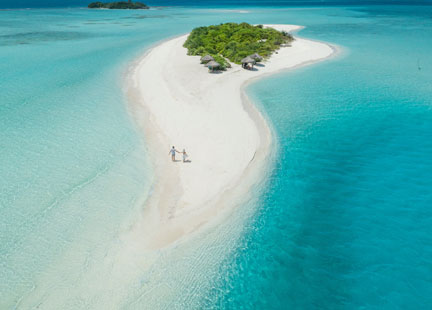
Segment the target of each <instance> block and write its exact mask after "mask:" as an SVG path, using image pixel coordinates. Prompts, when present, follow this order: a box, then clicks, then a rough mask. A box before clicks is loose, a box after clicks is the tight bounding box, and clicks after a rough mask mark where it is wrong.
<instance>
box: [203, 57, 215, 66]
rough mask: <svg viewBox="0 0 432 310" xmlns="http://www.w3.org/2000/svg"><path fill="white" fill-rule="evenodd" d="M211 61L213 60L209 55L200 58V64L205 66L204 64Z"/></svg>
mask: <svg viewBox="0 0 432 310" xmlns="http://www.w3.org/2000/svg"><path fill="white" fill-rule="evenodd" d="M212 60H214V58H213V57H211V56H210V55H205V56H203V57H201V63H202V64H206V63H208V62H209V61H212Z"/></svg>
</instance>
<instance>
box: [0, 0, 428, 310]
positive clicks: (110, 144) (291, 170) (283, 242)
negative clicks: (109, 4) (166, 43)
mask: <svg viewBox="0 0 432 310" xmlns="http://www.w3.org/2000/svg"><path fill="white" fill-rule="evenodd" d="M228 21H234V22H241V21H246V22H250V23H262V24H264V23H274V24H276V23H289V24H299V25H305V26H306V27H307V28H306V29H304V30H302V31H301V32H300V35H301V36H304V37H307V38H312V39H316V40H322V41H327V42H331V43H333V44H335V45H338V46H339V47H340V49H341V52H340V54H339V55H338V57H335V58H333V59H331V60H328V61H326V62H322V63H319V64H314V65H312V66H308V67H303V68H299V69H297V70H294V71H288V72H282V73H280V74H277V75H274V76H271V77H268V78H266V79H264V80H260V81H257V82H255V83H254V84H252V85H250V86H249V87H248V89H247V92H248V94H249V95H250V97H251V98H252V99H253V100H254V102H256V104H257V106H258V107H259V108H260V109H261V110H262V111H263V114H264V115H266V117H267V118H268V120H269V123H270V124H271V126H272V127H273V130H274V132H275V135H276V143H277V156H276V162H275V164H274V166H272V169H271V171H270V172H269V176H268V179H267V180H265V181H266V182H264V183H263V184H265V185H262V186H261V188H260V189H259V190H257V191H256V193H257V195H255V197H253V199H252V200H251V201H249V202H247V203H245V206H243V208H242V207H240V208H237V209H235V211H234V212H233V215H232V216H231V217H230V220H227V221H226V222H225V223H224V224H222V225H220V226H218V227H216V228H211V229H208V230H207V231H206V232H205V233H203V234H202V235H201V236H199V237H196V239H197V240H191V241H190V242H188V243H186V244H184V245H179V246H178V247H175V248H174V249H172V250H170V251H171V252H169V251H167V252H163V251H162V252H161V253H158V255H159V256H157V257H156V258H154V264H153V265H152V268H151V269H150V270H149V269H148V268H144V267H143V266H141V265H140V264H139V263H136V262H138V261H139V258H140V257H139V255H138V254H136V253H135V254H136V255H137V259H136V262H135V264H130V266H128V264H127V263H125V264H124V266H122V269H120V270H121V272H119V271H118V268H117V266H112V265H110V264H111V263H112V262H116V261H119V260H118V259H117V260H116V259H114V257H118V256H119V255H117V254H113V253H117V252H116V251H115V249H123V248H124V247H123V246H124V244H123V243H124V239H122V236H123V235H124V233H125V232H127V231H128V229H129V227H131V226H133V223H135V222H136V220H137V218H139V215H140V214H141V212H142V208H143V205H144V202H145V199H146V198H147V197H148V195H149V194H150V193H151V190H152V187H151V184H152V182H153V181H154V180H152V171H151V167H150V165H149V162H148V159H147V155H146V154H147V150H146V145H145V141H144V140H143V138H142V137H141V136H140V134H139V131H138V130H137V128H136V127H135V125H134V123H133V121H132V118H131V117H130V115H129V112H128V105H127V100H126V97H125V95H124V92H123V88H124V76H125V74H126V73H127V69H128V66H129V65H130V63H131V62H132V61H133V60H134V59H136V57H138V56H139V55H141V54H142V53H143V52H145V50H146V49H148V48H149V47H151V46H152V45H154V44H156V43H157V42H159V41H160V40H164V39H167V38H170V37H173V36H176V35H179V34H183V33H186V32H188V31H190V30H191V29H192V28H194V27H196V26H201V25H208V24H215V23H221V22H228ZM431 38H432V7H431V6H396V5H393V6H377V5H373V6H368V5H362V6H352V5H351V6H342V5H340V6H337V7H325V8H324V7H316V6H308V7H283V6H282V7H281V6H278V7H276V6H275V7H271V6H270V7H268V6H267V7H265V8H264V7H259V6H257V5H255V4H254V6H250V7H247V6H241V7H237V8H232V7H229V8H221V7H219V8H217V9H212V8H210V7H201V8H187V7H165V8H158V9H153V10H149V11H139V12H137V11H106V10H101V11H90V10H87V9H79V8H72V9H32V10H8V11H0V176H1V177H0V279H1V281H0V309H32V308H35V309H36V308H38V309H156V308H164V309H176V308H178V309H431V308H432V177H431V175H432V82H431V81H432V57H431V56H430V55H432V39H431ZM249 206H250V208H248V207H249ZM252 206H253V207H252ZM246 209H247V210H253V212H252V213H251V212H250V211H245V210H246ZM238 223H241V225H238ZM221 236H225V237H224V238H221ZM198 239H199V240H198ZM195 241H196V242H195ZM123 267H124V268H123ZM116 268H117V269H116ZM112 270H115V272H114V271H112ZM111 271H112V272H111ZM117 279H121V281H117Z"/></svg>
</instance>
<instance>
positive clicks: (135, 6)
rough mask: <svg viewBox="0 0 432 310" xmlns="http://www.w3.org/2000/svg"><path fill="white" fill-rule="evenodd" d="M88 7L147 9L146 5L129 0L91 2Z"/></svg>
mask: <svg viewBox="0 0 432 310" xmlns="http://www.w3.org/2000/svg"><path fill="white" fill-rule="evenodd" d="M88 8H89V9H111V10H115V9H117V10H128V9H129V10H145V9H149V7H148V6H147V5H145V4H144V3H141V2H132V1H131V0H129V1H128V2H126V1H120V2H106V3H104V2H92V3H90V4H89V5H88Z"/></svg>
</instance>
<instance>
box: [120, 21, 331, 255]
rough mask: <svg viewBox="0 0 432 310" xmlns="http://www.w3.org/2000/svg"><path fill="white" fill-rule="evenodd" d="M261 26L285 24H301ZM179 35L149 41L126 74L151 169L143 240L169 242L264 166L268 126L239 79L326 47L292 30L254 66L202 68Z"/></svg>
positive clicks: (231, 200) (237, 195)
mask: <svg viewBox="0 0 432 310" xmlns="http://www.w3.org/2000/svg"><path fill="white" fill-rule="evenodd" d="M266 26H269V27H270V26H271V27H273V28H275V29H277V30H285V31H289V32H292V31H295V30H299V29H301V28H302V27H300V26H294V25H266ZM186 38H187V35H184V36H181V37H177V38H174V39H172V40H169V41H166V42H163V43H161V44H160V45H158V46H156V47H154V48H153V49H151V50H150V51H149V52H148V53H146V54H145V56H144V57H142V58H141V59H140V60H139V61H138V62H137V65H136V66H135V67H134V68H133V70H132V71H131V74H130V76H129V77H130V80H129V82H130V85H129V86H128V95H129V98H130V103H131V111H132V113H133V116H134V118H135V120H136V122H137V123H138V125H139V126H140V128H142V129H143V133H144V135H145V139H146V142H147V143H148V151H149V154H150V157H151V161H152V163H153V167H154V172H155V186H154V191H153V193H152V196H151V197H150V199H149V201H148V202H147V203H146V206H145V209H144V215H143V218H142V221H141V223H140V224H139V225H138V226H139V227H137V229H139V230H140V231H142V236H143V238H144V239H145V242H146V244H147V245H148V246H150V247H151V248H153V247H155V248H159V247H164V246H166V245H168V244H170V243H171V242H173V241H175V240H177V239H179V238H180V237H182V236H184V235H185V234H188V233H190V232H192V231H194V230H196V228H197V227H200V226H202V225H203V224H204V223H207V222H209V220H210V219H214V218H215V215H216V214H217V213H219V212H221V211H222V210H224V209H226V207H232V206H233V205H235V204H237V203H239V201H241V199H242V197H244V196H245V194H247V192H248V190H249V189H250V187H251V186H252V185H253V184H254V183H255V182H256V180H257V178H258V176H259V175H260V174H261V173H263V172H264V170H265V166H266V158H268V156H269V154H270V151H271V148H270V146H271V131H270V129H269V126H268V125H267V123H266V121H265V120H264V118H263V117H262V115H261V114H260V113H259V111H258V110H257V109H256V108H255V106H254V105H252V104H250V103H249V102H248V101H247V100H245V98H246V97H245V96H242V86H243V85H244V84H245V83H247V82H248V81H250V80H252V79H255V78H258V77H262V76H263V75H266V74H270V73H275V72H277V71H280V70H283V69H289V68H293V67H296V66H299V65H303V64H307V63H311V62H315V61H318V60H321V59H324V58H327V57H329V56H330V55H331V54H332V53H333V52H334V49H333V48H331V47H330V46H329V45H327V44H324V43H321V42H316V41H311V40H306V39H302V38H298V37H297V38H296V40H295V41H294V42H293V43H292V46H291V47H282V48H281V49H280V50H279V51H278V52H277V53H274V54H273V55H272V57H271V58H270V59H269V60H268V61H265V62H264V63H263V66H260V67H256V70H255V71H249V70H244V69H242V68H241V67H240V66H238V65H233V68H231V69H229V70H228V71H225V72H223V73H219V74H210V73H208V70H207V68H206V67H204V66H203V65H200V61H199V57H198V56H187V53H186V52H187V51H186V49H185V48H184V47H183V43H184V42H185V40H186ZM173 145H174V146H175V147H176V148H177V149H178V150H182V149H183V148H185V149H186V151H187V152H188V154H189V155H190V159H191V162H190V163H182V162H171V160H170V158H169V156H168V152H169V149H170V147H171V146H173Z"/></svg>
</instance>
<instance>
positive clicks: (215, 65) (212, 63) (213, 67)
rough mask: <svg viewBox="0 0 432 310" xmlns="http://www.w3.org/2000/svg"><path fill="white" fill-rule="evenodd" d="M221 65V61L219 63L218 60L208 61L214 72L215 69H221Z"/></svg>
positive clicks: (210, 68)
mask: <svg viewBox="0 0 432 310" xmlns="http://www.w3.org/2000/svg"><path fill="white" fill-rule="evenodd" d="M220 66H221V65H220V63H218V62H216V61H214V60H212V61H209V62H208V63H207V67H208V68H209V71H211V72H214V71H215V70H218V69H220Z"/></svg>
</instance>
